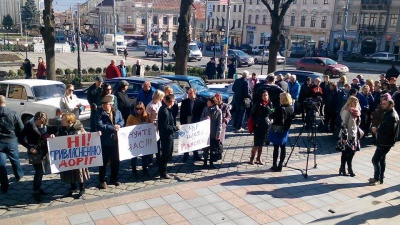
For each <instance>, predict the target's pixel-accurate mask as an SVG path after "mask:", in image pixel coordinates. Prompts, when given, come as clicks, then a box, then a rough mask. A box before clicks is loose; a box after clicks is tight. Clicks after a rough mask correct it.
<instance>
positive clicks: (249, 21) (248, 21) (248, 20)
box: [247, 14, 251, 24]
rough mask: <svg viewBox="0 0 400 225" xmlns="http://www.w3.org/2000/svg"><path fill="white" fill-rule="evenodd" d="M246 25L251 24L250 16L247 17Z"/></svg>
mask: <svg viewBox="0 0 400 225" xmlns="http://www.w3.org/2000/svg"><path fill="white" fill-rule="evenodd" d="M247 23H249V24H251V14H250V15H249V17H248V19H247Z"/></svg>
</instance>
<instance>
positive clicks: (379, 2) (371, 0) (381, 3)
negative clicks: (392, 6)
mask: <svg viewBox="0 0 400 225" xmlns="http://www.w3.org/2000/svg"><path fill="white" fill-rule="evenodd" d="M361 9H363V10H388V9H389V1H388V0H361Z"/></svg>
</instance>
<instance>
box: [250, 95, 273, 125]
mask: <svg viewBox="0 0 400 225" xmlns="http://www.w3.org/2000/svg"><path fill="white" fill-rule="evenodd" d="M273 108H274V106H273V103H272V102H271V101H269V102H268V104H266V105H263V104H262V103H261V102H257V103H256V104H254V105H253V107H252V108H251V113H250V117H251V119H252V120H253V122H254V124H255V125H256V126H257V127H262V128H265V129H268V126H269V124H270V119H269V117H270V115H271V113H272V111H273V110H272V109H273Z"/></svg>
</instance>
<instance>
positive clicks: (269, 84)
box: [253, 74, 284, 107]
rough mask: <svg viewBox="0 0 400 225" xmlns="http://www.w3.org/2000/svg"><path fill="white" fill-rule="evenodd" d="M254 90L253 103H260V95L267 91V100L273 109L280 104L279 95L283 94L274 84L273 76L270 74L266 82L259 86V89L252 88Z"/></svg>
mask: <svg viewBox="0 0 400 225" xmlns="http://www.w3.org/2000/svg"><path fill="white" fill-rule="evenodd" d="M256 88H257V89H256ZM254 90H255V91H254V94H253V96H254V98H253V102H259V101H261V96H262V94H261V93H262V92H263V91H264V90H266V91H268V95H269V99H271V101H272V105H273V106H274V107H276V106H278V105H279V104H280V103H279V95H280V94H281V93H283V92H284V91H283V89H282V88H281V87H279V86H278V85H276V84H275V76H274V75H272V74H271V75H268V76H267V79H266V82H265V83H264V84H262V85H260V86H259V87H254Z"/></svg>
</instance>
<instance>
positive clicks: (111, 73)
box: [106, 59, 121, 79]
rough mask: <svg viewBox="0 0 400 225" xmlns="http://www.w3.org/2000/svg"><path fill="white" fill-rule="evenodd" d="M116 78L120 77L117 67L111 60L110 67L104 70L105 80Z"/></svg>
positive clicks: (113, 60)
mask: <svg viewBox="0 0 400 225" xmlns="http://www.w3.org/2000/svg"><path fill="white" fill-rule="evenodd" d="M116 77H121V73H120V72H119V69H118V67H117V66H116V65H115V59H112V60H111V63H110V65H109V66H108V67H107V69H106V78H107V79H112V78H116Z"/></svg>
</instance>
